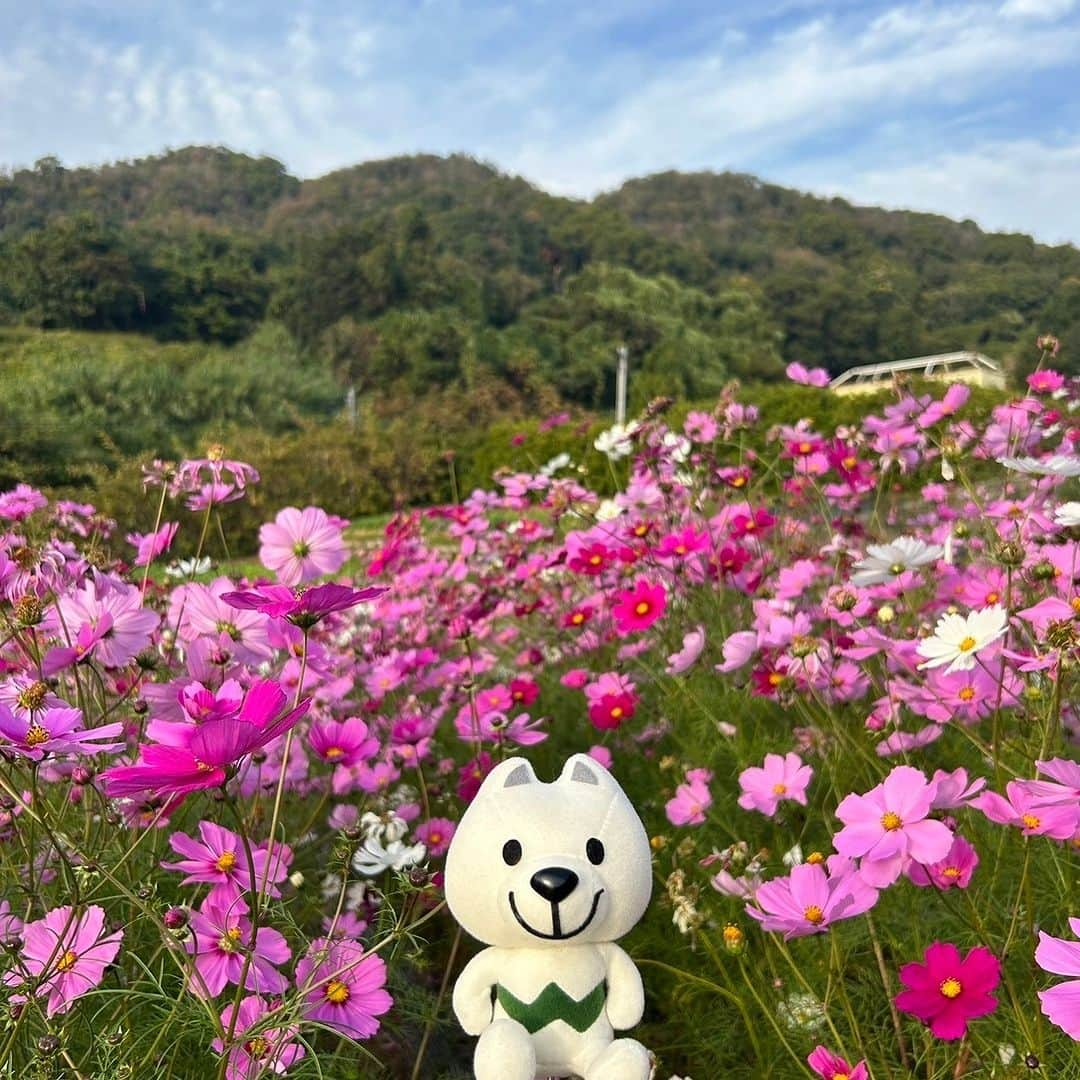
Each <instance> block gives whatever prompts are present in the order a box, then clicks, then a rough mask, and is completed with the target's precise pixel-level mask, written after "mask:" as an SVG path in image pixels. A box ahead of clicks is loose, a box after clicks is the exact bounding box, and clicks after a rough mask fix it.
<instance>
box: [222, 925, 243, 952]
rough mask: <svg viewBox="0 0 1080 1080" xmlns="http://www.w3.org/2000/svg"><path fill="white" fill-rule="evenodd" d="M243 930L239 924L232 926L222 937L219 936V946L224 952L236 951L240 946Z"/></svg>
mask: <svg viewBox="0 0 1080 1080" xmlns="http://www.w3.org/2000/svg"><path fill="white" fill-rule="evenodd" d="M240 934H241V930H240V927H239V926H230V927H229V929H228V930H226V931H225V933H224V934H222V935H221V937H219V938H218V948H219V949H220V950H221V951H222V952H227V953H234V952H236V951H237V950H238V949H239V948H240V945H239V941H240Z"/></svg>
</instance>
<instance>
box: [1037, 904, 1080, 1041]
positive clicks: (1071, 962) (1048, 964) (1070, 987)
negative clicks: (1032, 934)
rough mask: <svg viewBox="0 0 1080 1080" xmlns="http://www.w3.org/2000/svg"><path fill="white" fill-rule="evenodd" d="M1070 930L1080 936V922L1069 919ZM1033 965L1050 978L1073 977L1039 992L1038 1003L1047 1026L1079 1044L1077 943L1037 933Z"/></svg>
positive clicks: (1079, 964) (1079, 950) (1079, 949)
mask: <svg viewBox="0 0 1080 1080" xmlns="http://www.w3.org/2000/svg"><path fill="white" fill-rule="evenodd" d="M1069 929H1070V930H1072V932H1073V933H1074V934H1075V935H1076V936H1077V937H1080V919H1069ZM1035 963H1036V964H1038V965H1039V967H1041V968H1042V969H1043V971H1048V972H1050V974H1052V975H1070V976H1072V978H1070V979H1069V980H1067V981H1066V982H1063V983H1058V984H1057V986H1052V987H1050V989H1049V990H1040V991H1039V1000H1040V1001H1041V1002H1042V1012H1043V1015H1044V1016H1045V1017H1047V1019H1049V1021H1050V1023H1052V1024H1057V1026H1058V1027H1059V1028H1061V1030H1062V1031H1064V1032H1065V1034H1066V1035H1068V1036H1069V1038H1071V1039H1074V1040H1076V1041H1077V1042H1080V942H1076V941H1068V940H1066V939H1065V938H1056V937H1051V936H1050V935H1049V934H1048V933H1046V932H1045V931H1044V930H1040V931H1039V944H1038V945H1037V946H1036V948H1035Z"/></svg>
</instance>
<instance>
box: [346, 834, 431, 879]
mask: <svg viewBox="0 0 1080 1080" xmlns="http://www.w3.org/2000/svg"><path fill="white" fill-rule="evenodd" d="M426 854H427V848H426V847H424V845H423V844H413V845H411V846H410V845H408V844H405V843H403V842H402V841H401V840H392V841H391V842H390V843H389V844H387V845H386V847H383V845H382V843H381V842H380V841H379V839H378V838H377V837H375V836H369V837H368V838H367V839H366V840H365V841H364V846H363V847H362V848H360V849H359V850H358V851H357V852H356V854H355V855H354V856H353V860H352V865H353V869H354V870H355V871H356V872H357V873H358V874H366V875H367V876H368V877H375V875H376V874H381V873H382V872H383V871H384V870H407V869H408V868H409V867H410V866H415V865H416V864H417V863H418V862H420V861H421V860H422V859H423V858H424V856H425V855H426Z"/></svg>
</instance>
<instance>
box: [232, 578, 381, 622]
mask: <svg viewBox="0 0 1080 1080" xmlns="http://www.w3.org/2000/svg"><path fill="white" fill-rule="evenodd" d="M384 592H386V587H385V586H384V585H369V586H368V587H367V588H366V589H353V588H350V587H349V586H348V585H335V584H333V583H327V584H326V585H316V586H315V587H314V588H311V589H289V588H286V587H285V586H284V585H259V586H257V587H256V588H254V589H249V590H243V591H237V592H228V593H225V594H224V596H222V599H223V600H224V601H225V602H226V603H228V604H231V605H232V606H233V607H235V608H242V609H245V610H248V611H260V612H262V613H263V614H264V615H269V616H271V617H272V618H275V619H288V620H289V622H291V623H293V624H294V625H296V626H299V627H301V628H302V629H305V630H307V629H310V628H311V627H312V626H314V625H315V624H316V623H317V622H318V621H319V620H320V619H322V618H323V617H325V616H326V615H329V614H330V613H331V612H333V611H345V610H346V609H347V608H351V607H356V605H357V604H362V603H364V601H366V600H375V599H376V598H378V597H380V596H382V594H383V593H384Z"/></svg>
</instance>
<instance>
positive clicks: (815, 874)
mask: <svg viewBox="0 0 1080 1080" xmlns="http://www.w3.org/2000/svg"><path fill="white" fill-rule="evenodd" d="M828 870H829V872H828V874H826V872H825V867H823V866H821V865H820V864H819V863H804V864H803V865H801V866H793V867H792V868H791V874H790V875H789V876H788V877H786V878H776V879H774V880H773V881H767V882H766V883H765V884H764V885H761V886H759V887H758V889H757V892H756V893H755V894H754V898H753V903H752V904H748V905H747V908H746V913H747V915H749V916H750V917H751V918H753V919H757V920H758V922H760V923H761V927H762V929H763V930H773V931H780V932H782V933H783V935H784V940H785V941H789V940H790V939H791V938H793V937H805V936H806V935H807V934H820V933H822V932H823V931H824V930H825V929H827V927H828V926H829V925H830V923H834V922H836V921H837V920H838V919H853V918H854V917H855V916H856V915H862V914H863V913H864V912H867V911H869V910H870V909H871V908H872V907H873V906H874V905H875V904H876V903H877V898H878V893H877V889H873V888H871V887H870V886H869V885H867V884H866V882H865V881H863V880H862V878H861V877H860V876H859V874H858V871H857V870H856V869H855V864H854V863H853V862H851V860H850V859H846V858H844V857H843V856H842V855H834V856H832V858H830V859H829V863H828Z"/></svg>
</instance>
